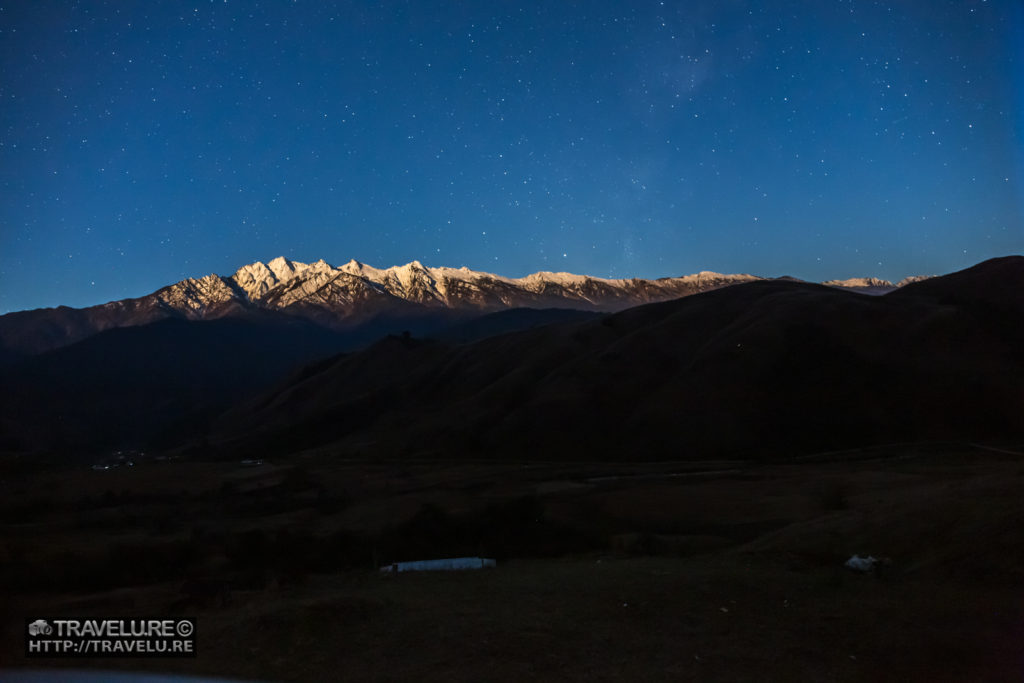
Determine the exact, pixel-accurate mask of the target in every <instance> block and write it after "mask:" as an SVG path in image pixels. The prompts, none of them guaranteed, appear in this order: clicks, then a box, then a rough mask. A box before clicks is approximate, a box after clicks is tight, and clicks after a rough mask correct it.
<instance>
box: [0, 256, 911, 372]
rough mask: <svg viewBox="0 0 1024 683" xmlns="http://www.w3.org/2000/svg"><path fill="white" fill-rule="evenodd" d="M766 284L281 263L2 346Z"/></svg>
mask: <svg viewBox="0 0 1024 683" xmlns="http://www.w3.org/2000/svg"><path fill="white" fill-rule="evenodd" d="M761 279H764V278H760V277H756V276H754V275H743V274H740V275H724V274H721V273H713V272H706V271H705V272H700V273H696V274H693V275H686V276H683V277H670V278H660V279H656V280H644V279H636V278H633V279H621V280H613V279H605V278H598V277H591V276H587V275H574V274H571V273H552V272H539V273H534V274H532V275H527V276H526V277H522V278H508V277H503V276H501V275H495V274H492V273H485V272H480V271H474V270H470V269H468V268H465V267H463V268H444V267H441V268H429V267H426V266H424V265H422V264H421V263H420V262H419V261H413V262H412V263H407V264H405V265H404V266H392V267H391V268H384V269H378V268H374V267H372V266H369V265H366V264H364V263H360V262H358V261H355V260H352V261H349V262H348V263H346V264H344V265H342V266H339V267H336V266H332V265H330V264H328V263H327V262H325V261H323V260H320V261H316V262H314V263H300V262H298V261H290V260H288V259H286V258H284V257H278V258H275V259H273V260H272V261H270V262H268V263H263V262H260V261H257V262H255V263H251V264H249V265H246V266H243V267H242V268H239V269H238V271H237V272H235V273H234V275H231V276H227V277H225V276H220V275H207V276H205V277H201V278H188V279H186V280H182V281H181V282H177V283H175V284H172V285H169V286H167V287H164V288H162V289H160V290H158V291H156V292H154V293H152V294H149V295H147V296H143V297H139V298H135V299H124V300H121V301H113V302H110V303H107V304H102V305H100V306H93V307H90V308H84V309H69V308H65V307H60V308H56V309H39V310H36V311H23V312H19V313H12V314H8V315H6V316H0V347H3V348H6V350H7V351H9V352H16V353H38V352H39V351H41V350H46V349H50V348H56V347H59V346H63V345H66V344H69V343H72V342H74V341H77V340H80V339H83V338H85V337H88V336H90V335H91V334H94V333H96V332H100V331H103V330H105V329H110V328H114V327H125V326H131V325H140V324H146V323H149V322H154V321H156V320H160V319H164V318H168V317H179V318H185V319H189V320H210V319H216V318H222V317H226V316H231V315H243V314H246V313H253V312H255V313H281V314H285V315H288V316H293V317H298V318H304V319H307V320H312V321H314V322H316V323H318V324H321V325H326V326H328V327H331V328H334V329H346V328H351V327H354V326H357V325H359V324H361V323H364V322H366V321H369V320H373V319H375V318H379V317H381V316H407V315H418V314H423V313H430V312H431V311H445V310H449V311H464V312H479V313H487V312H491V311H498V310H502V309H508V308H574V309H586V310H598V311H613V310H620V309H624V308H629V307H631V306H636V305H640V304H644V303H650V302H655V301H663V300H666V299H674V298H678V297H682V296H687V295H690V294H696V293H698V292H704V291H708V290H711V289H718V288H720V287H725V286H728V285H733V284H738V283H742V282H750V281H753V280H761ZM909 280H910V278H908V281H909ZM824 284H827V285H830V286H836V287H843V288H850V289H855V290H859V291H863V292H866V293H884V292H885V291H889V290H891V289H894V288H895V286H894V285H893V284H892V283H890V282H888V281H885V280H878V279H876V278H857V279H853V280H844V281H838V280H836V281H829V282H826V283H824ZM902 284H904V283H902V282H901V283H900V285H902ZM896 286H899V285H896Z"/></svg>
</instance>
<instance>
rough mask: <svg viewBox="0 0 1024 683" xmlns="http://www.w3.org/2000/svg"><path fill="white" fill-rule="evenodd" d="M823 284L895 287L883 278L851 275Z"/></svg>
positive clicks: (832, 285) (833, 285)
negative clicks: (844, 278)
mask: <svg viewBox="0 0 1024 683" xmlns="http://www.w3.org/2000/svg"><path fill="white" fill-rule="evenodd" d="M821 284H823V285H828V286H829V287H895V286H896V285H894V284H893V283H891V282H889V281H888V280H882V279H881V278H877V277H851V278H847V279H846V280H827V281H825V282H822V283H821Z"/></svg>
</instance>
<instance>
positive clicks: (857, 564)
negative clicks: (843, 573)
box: [846, 555, 879, 572]
mask: <svg viewBox="0 0 1024 683" xmlns="http://www.w3.org/2000/svg"><path fill="white" fill-rule="evenodd" d="M878 563H879V561H878V560H876V559H875V558H873V557H871V555H868V556H867V557H861V556H860V555H854V556H853V557H851V558H850V559H848V560H847V561H846V566H847V567H848V568H850V569H852V570H854V571H856V572H869V571H871V570H873V569H874V568H875V565H876V564H878Z"/></svg>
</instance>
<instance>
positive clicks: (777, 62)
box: [0, 0, 1024, 312]
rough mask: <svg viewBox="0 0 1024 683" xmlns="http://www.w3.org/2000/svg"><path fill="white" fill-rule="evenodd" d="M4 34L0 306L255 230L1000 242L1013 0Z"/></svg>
mask: <svg viewBox="0 0 1024 683" xmlns="http://www.w3.org/2000/svg"><path fill="white" fill-rule="evenodd" d="M0 59H2V64H0V312H6V311H13V310H21V309H25V308H35V307H40V306H54V305H58V304H66V305H72V306H85V305H91V304H96V303H102V302H104V301H109V300H112V299H120V298H124V297H128V296H141V295H143V294H147V293H149V292H151V291H153V290H155V289H157V288H159V287H161V286H163V285H166V284H169V283H171V282H174V281H177V280H180V279H182V278H184V277H199V276H202V275H205V274H208V273H211V272H216V273H220V274H224V275H229V274H231V273H233V272H234V271H235V269H237V268H238V267H239V266H242V265H244V264H246V263H250V262H252V261H256V260H262V261H268V260H270V259H272V258H274V257H275V256H279V255H284V256H287V257H289V258H292V259H295V260H299V261H312V260H316V259H319V258H323V259H325V260H327V261H328V262H330V263H333V264H336V265H340V264H342V263H344V262H346V261H348V260H350V259H352V258H355V259H357V260H360V261H363V262H365V263H369V264H371V265H374V266H377V267H386V266H390V265H395V264H403V263H406V262H408V261H411V260H414V259H418V260H420V261H422V262H423V263H424V264H425V265H430V266H440V265H447V266H453V267H459V266H463V265H465V266H468V267H470V268H473V269H476V270H485V271H490V272H496V273H500V274H503V275H509V276H522V275H526V274H528V273H531V272H534V271H538V270H554V271H561V270H564V271H570V272H577V273H587V274H591V275H597V276H603V277H632V276H637V277H662V276H669V275H683V274H688V273H692V272H696V271H700V270H717V271H721V272H749V273H754V274H758V275H766V276H773V275H794V276H797V277H802V278H806V279H810V280H822V279H828V278H845V277H852V276H867V275H874V276H878V277H884V278H888V279H892V280H898V279H900V278H902V277H904V276H906V275H911V274H931V273H944V272H950V271H952V270H956V269H959V268H962V267H965V266H968V265H971V264H973V263H976V262H978V261H981V260H983V259H985V258H989V257H992V256H997V255H1005V254H1008V253H1019V252H1022V251H1024V148H1022V145H1024V141H1022V139H1021V135H1022V131H1024V9H1022V7H1021V3H1020V2H1019V1H1018V0H988V1H987V2H986V1H983V0H928V1H927V2H924V1H918V2H912V1H902V2H870V1H868V0H852V1H835V0H806V1H803V2H792V1H790V2H786V1H782V0H780V1H777V2H776V1H771V2H765V1H764V0H758V1H756V2H755V1H753V0H751V1H745V0H715V1H711V0H695V1H691V2H669V1H668V0H666V1H665V2H658V1H657V0H655V1H653V2H625V1H616V2H610V1H592V2H562V1H559V2H545V3H540V2H499V1H496V0H488V1H481V2H454V1H453V2H384V3H368V2H349V3H338V4H332V3H328V2H320V1H318V0H298V1H296V2H283V1H281V2H243V1H240V0H227V1H226V2H225V1H223V0H217V1H216V2H207V1H204V2H193V3H185V2H156V1H141V0H140V1H138V2H128V1H123V2H122V1H116V2H113V1H112V2H99V1H97V2H46V1H40V0H20V1H17V2H0Z"/></svg>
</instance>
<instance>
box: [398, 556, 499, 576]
mask: <svg viewBox="0 0 1024 683" xmlns="http://www.w3.org/2000/svg"><path fill="white" fill-rule="evenodd" d="M497 565H498V563H497V562H496V561H494V560H491V559H488V558H484V557H449V558H446V559H443V560H417V561H415V562H395V563H393V564H389V565H386V566H384V567H381V568H380V570H381V572H384V573H388V572H448V571H456V570H463V569H484V568H485V567H496V566H497Z"/></svg>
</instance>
